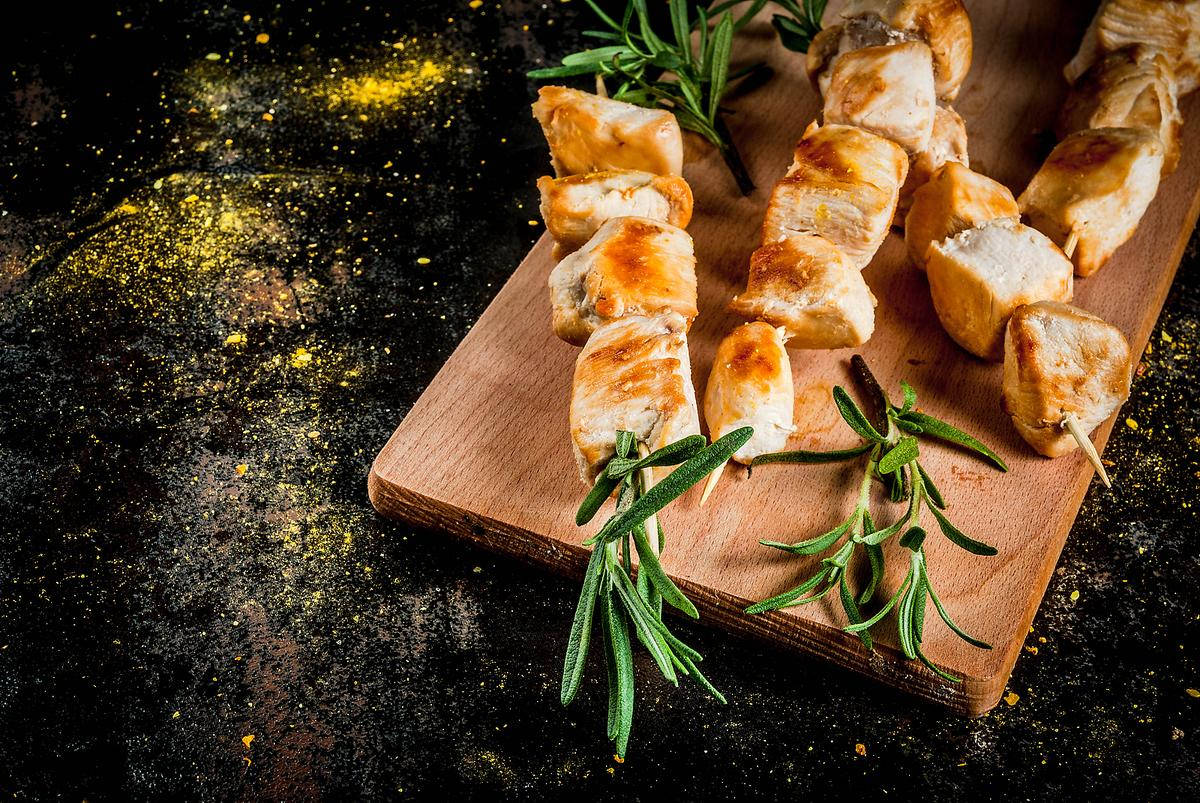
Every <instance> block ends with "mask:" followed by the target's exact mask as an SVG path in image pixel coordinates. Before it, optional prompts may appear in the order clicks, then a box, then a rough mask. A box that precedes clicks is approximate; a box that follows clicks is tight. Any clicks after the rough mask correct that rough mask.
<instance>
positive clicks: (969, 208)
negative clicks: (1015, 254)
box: [904, 162, 1021, 270]
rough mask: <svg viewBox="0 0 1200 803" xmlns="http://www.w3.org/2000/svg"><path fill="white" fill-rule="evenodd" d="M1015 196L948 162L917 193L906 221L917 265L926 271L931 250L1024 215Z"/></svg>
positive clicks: (907, 237) (911, 254) (906, 235)
mask: <svg viewBox="0 0 1200 803" xmlns="http://www.w3.org/2000/svg"><path fill="white" fill-rule="evenodd" d="M1020 213H1021V212H1020V209H1019V208H1018V207H1017V200H1016V199H1015V198H1013V194H1012V192H1010V191H1009V189H1008V187H1005V186H1004V185H1003V184H1001V183H1000V182H998V181H993V180H992V179H990V178H988V177H987V176H985V175H981V174H980V173H975V172H973V171H971V170H969V169H967V168H966V167H965V166H963V165H961V164H958V163H957V162H947V163H946V164H944V165H942V166H941V167H939V168H938V169H937V170H935V171H934V173H933V176H932V177H930V179H929V181H928V182H927V183H925V184H924V185H923V186H921V187H920V188H918V189H917V191H916V192H915V193H913V200H912V208H911V209H909V210H908V215H907V216H906V217H905V218H904V244H905V245H906V246H907V247H908V255H909V257H910V258H911V259H912V261H913V264H914V265H916V266H917V267H918V268H920V269H921V270H925V262H926V256H927V253H928V251H929V246H930V245H932V244H933V243H937V242H941V241H942V240H945V239H946V238H947V237H953V236H954V235H956V234H958V233H959V232H960V231H966V230H967V229H970V228H974V227H975V226H978V225H980V224H981V223H986V222H988V221H989V220H995V219H997V218H1012V219H1013V220H1016V218H1017V216H1018V215H1020Z"/></svg>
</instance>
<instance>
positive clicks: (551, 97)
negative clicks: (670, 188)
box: [533, 86, 683, 176]
mask: <svg viewBox="0 0 1200 803" xmlns="http://www.w3.org/2000/svg"><path fill="white" fill-rule="evenodd" d="M533 116H534V117H536V118H537V121H538V122H539V123H541V125H542V132H543V133H544V134H545V135H546V142H547V143H548V144H549V145H550V158H551V161H552V162H553V164H554V170H555V172H556V173H557V175H559V176H573V175H576V174H577V173H595V172H596V171H599V170H644V171H646V172H647V173H657V174H660V175H676V176H677V175H679V174H680V173H681V172H682V170H683V134H682V132H681V131H680V129H679V123H678V122H677V121H676V119H675V116H674V115H673V114H671V113H670V112H669V111H665V110H663V109H644V108H642V107H641V106H634V105H633V104H632V103H623V102H621V101H619V100H612V99H610V98H602V97H600V96H599V95H593V94H591V93H589V92H581V91H579V90H578V89H567V88H566V87H561V86H544V87H542V88H541V89H540V90H538V99H537V102H535V103H534V104H533Z"/></svg>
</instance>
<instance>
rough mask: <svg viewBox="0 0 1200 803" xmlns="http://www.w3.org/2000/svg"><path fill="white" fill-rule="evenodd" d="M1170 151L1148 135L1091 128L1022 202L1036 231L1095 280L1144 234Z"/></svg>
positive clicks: (1057, 155)
mask: <svg viewBox="0 0 1200 803" xmlns="http://www.w3.org/2000/svg"><path fill="white" fill-rule="evenodd" d="M1162 169H1163V146H1162V143H1161V142H1160V141H1159V139H1158V135H1157V134H1156V133H1155V132H1153V131H1150V130H1147V129H1145V128H1088V129H1084V130H1083V131H1076V132H1075V133H1074V134H1070V135H1069V136H1068V137H1067V138H1066V139H1064V140H1063V141H1062V142H1060V143H1059V144H1058V145H1057V146H1056V147H1055V148H1054V150H1053V151H1051V152H1050V155H1049V156H1048V157H1046V161H1045V162H1043V163H1042V166H1041V168H1040V169H1039V170H1038V172H1037V174H1036V175H1034V177H1033V179H1032V180H1031V181H1030V182H1029V186H1028V187H1026V188H1025V191H1024V192H1023V193H1021V197H1020V198H1018V199H1017V202H1018V204H1019V205H1020V207H1021V212H1022V214H1024V215H1025V216H1026V217H1027V218H1028V219H1029V223H1030V225H1032V226H1033V227H1034V228H1036V229H1038V230H1039V231H1041V232H1042V233H1043V234H1045V235H1047V236H1048V237H1050V239H1052V240H1054V241H1055V242H1056V243H1059V244H1061V245H1062V246H1063V250H1064V251H1065V252H1067V256H1068V257H1070V258H1071V260H1072V262H1074V264H1075V272H1076V273H1077V274H1078V275H1080V276H1090V275H1091V274H1093V273H1095V272H1096V271H1097V270H1099V269H1100V268H1101V267H1103V265H1104V264H1105V263H1106V262H1108V260H1109V259H1110V258H1111V257H1112V254H1113V252H1114V251H1115V250H1116V249H1117V248H1119V247H1120V246H1121V245H1122V244H1124V243H1125V242H1126V241H1127V240H1128V239H1129V238H1130V237H1131V236H1133V232H1134V231H1135V230H1136V229H1137V226H1138V223H1140V222H1141V219H1142V215H1143V214H1145V211H1146V208H1147V207H1148V206H1149V205H1150V202H1151V201H1152V200H1154V196H1155V194H1156V193H1157V192H1158V180H1159V177H1160V176H1161V175H1162Z"/></svg>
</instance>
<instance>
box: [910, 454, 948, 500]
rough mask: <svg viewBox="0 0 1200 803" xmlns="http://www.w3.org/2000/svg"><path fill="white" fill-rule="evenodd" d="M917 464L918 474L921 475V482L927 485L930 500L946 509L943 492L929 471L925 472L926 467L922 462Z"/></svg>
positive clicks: (926, 489)
mask: <svg viewBox="0 0 1200 803" xmlns="http://www.w3.org/2000/svg"><path fill="white" fill-rule="evenodd" d="M916 466H917V474H919V475H920V477H921V483H922V484H923V485H924V486H925V492H926V494H927V495H928V497H929V501H930V502H932V503H933V504H934V506H936V507H938V508H941V509H942V510H945V509H946V500H945V499H943V498H942V492H941V491H939V490H938V487H937V486H936V485H934V484H933V479H932V478H931V477H930V476H929V475H928V474H927V473H925V467H924V466H922V465H921V464H920V463H917V464H916Z"/></svg>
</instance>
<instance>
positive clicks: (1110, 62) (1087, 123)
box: [1056, 45, 1183, 176]
mask: <svg viewBox="0 0 1200 803" xmlns="http://www.w3.org/2000/svg"><path fill="white" fill-rule="evenodd" d="M1089 128H1144V129H1146V130H1148V131H1151V132H1153V133H1154V134H1155V135H1157V136H1158V139H1159V141H1160V142H1161V143H1162V145H1163V168H1162V172H1163V175H1164V176H1165V175H1167V174H1168V173H1171V172H1172V171H1174V170H1175V166H1176V165H1177V164H1178V163H1179V137H1180V134H1181V132H1182V130H1183V116H1182V115H1181V114H1180V113H1179V98H1178V90H1177V89H1176V82H1175V71H1174V69H1173V68H1172V67H1171V61H1170V59H1168V58H1167V55H1166V54H1165V53H1163V51H1161V50H1159V49H1158V48H1155V47H1150V46H1148V45H1130V46H1129V47H1124V48H1121V49H1120V50H1116V51H1114V52H1112V53H1109V54H1107V55H1105V56H1104V58H1102V59H1100V60H1099V61H1097V62H1096V63H1095V64H1093V65H1092V67H1091V69H1089V70H1088V71H1087V72H1086V73H1084V74H1083V76H1082V77H1081V78H1080V79H1079V80H1078V81H1076V83H1075V85H1074V86H1073V87H1071V92H1070V94H1069V95H1068V96H1067V100H1066V102H1065V103H1063V108H1062V113H1061V114H1060V115H1059V118H1058V126H1057V128H1056V132H1057V134H1058V138H1059V139H1066V138H1067V136H1069V135H1070V134H1073V133H1075V132H1076V131H1084V130H1086V129H1089Z"/></svg>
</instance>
